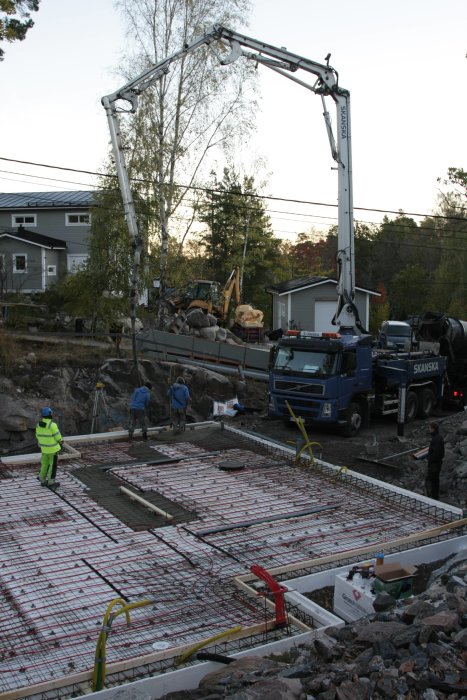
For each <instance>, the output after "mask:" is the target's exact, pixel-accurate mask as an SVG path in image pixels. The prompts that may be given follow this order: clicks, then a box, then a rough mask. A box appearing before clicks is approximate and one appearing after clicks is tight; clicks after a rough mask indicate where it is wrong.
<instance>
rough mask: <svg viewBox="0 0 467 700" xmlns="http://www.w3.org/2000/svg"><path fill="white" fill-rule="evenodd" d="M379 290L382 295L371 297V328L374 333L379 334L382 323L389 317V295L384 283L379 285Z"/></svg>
mask: <svg viewBox="0 0 467 700" xmlns="http://www.w3.org/2000/svg"><path fill="white" fill-rule="evenodd" d="M378 292H379V293H380V296H379V297H373V298H372V299H371V309H370V311H371V313H370V328H369V330H370V333H373V335H378V331H379V328H380V326H381V324H382V323H383V321H387V320H388V318H389V302H388V295H387V292H386V288H385V287H384V285H383V284H380V285H378Z"/></svg>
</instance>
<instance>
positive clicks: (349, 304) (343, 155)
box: [102, 24, 362, 347]
mask: <svg viewBox="0 0 467 700" xmlns="http://www.w3.org/2000/svg"><path fill="white" fill-rule="evenodd" d="M213 42H220V43H221V44H223V45H224V46H226V47H227V48H229V49H230V52H229V53H228V54H227V55H226V56H224V57H221V58H220V63H221V64H222V65H226V64H229V63H232V62H233V61H235V60H237V59H238V58H240V57H241V56H242V57H244V58H247V59H249V60H252V61H255V62H256V63H261V64H262V65H264V66H266V67H268V68H271V69H272V70H274V71H275V72H277V73H280V74H281V75H284V76H285V77H287V78H289V79H290V80H293V81H294V82H296V83H298V84H299V85H302V86H303V87H306V88H307V89H308V90H311V92H313V93H315V94H317V95H321V99H322V102H323V108H324V119H325V122H326V129H327V132H328V137H329V141H330V145H331V152H332V157H333V159H334V160H335V161H336V162H337V165H338V168H337V170H338V252H337V263H338V285H337V294H338V299H337V309H336V313H335V316H334V318H333V323H335V324H337V325H339V326H340V327H342V328H351V329H355V330H356V329H358V330H362V328H361V324H360V320H359V317H358V312H357V309H356V306H355V303H354V296H355V262H354V227H353V204H352V159H351V134H350V95H349V92H348V90H345V89H344V88H341V87H339V84H338V74H337V72H336V71H335V70H334V68H332V67H331V66H330V65H329V63H328V59H329V56H328V57H327V58H326V59H325V60H326V64H322V63H316V62H315V61H311V60H309V59H307V58H303V57H302V56H298V55H296V54H293V53H290V51H287V50H286V49H284V48H278V47H276V46H272V45H270V44H265V43H264V42H262V41H258V40H257V39H252V38H251V37H248V36H244V35H243V34H239V33H237V32H234V31H231V30H230V29H227V28H225V27H222V26H220V25H217V24H216V25H214V26H213V27H212V28H211V29H209V30H208V31H207V32H206V33H205V34H204V35H203V36H201V37H199V38H197V39H195V40H194V41H193V42H191V43H190V44H187V45H185V46H184V47H183V48H182V49H180V50H179V51H177V52H175V53H174V54H172V55H171V56H168V57H167V58H165V59H164V60H163V61H160V62H159V63H157V64H155V65H154V66H152V67H151V68H148V69H147V70H146V71H144V72H143V73H141V75H139V76H138V77H136V78H134V79H133V80H130V81H129V82H128V83H126V84H125V85H124V86H123V87H121V88H120V89H119V90H117V91H116V92H114V93H112V94H110V95H106V96H105V97H103V98H102V104H103V106H104V108H105V111H106V114H107V119H108V124H109V130H110V136H111V141H112V149H113V153H114V156H115V163H116V167H117V174H118V179H119V183H120V190H121V193H122V197H123V204H124V211H125V218H126V221H127V225H128V230H129V232H130V235H131V237H132V239H133V242H134V248H135V255H134V268H133V275H132V294H131V300H130V301H131V304H130V317H131V319H132V327H133V328H134V319H135V318H136V288H137V281H138V280H137V277H138V268H139V264H140V252H141V239H140V236H139V233H138V223H137V219H136V212H135V207H134V202H133V198H132V193H131V186H130V181H129V177H128V171H127V167H126V164H125V158H124V155H123V148H122V143H121V136H120V127H119V119H118V114H119V113H121V112H124V113H125V112H126V113H134V112H136V110H137V108H138V95H140V94H141V93H142V92H144V91H145V90H147V89H148V88H149V87H150V86H151V85H152V84H153V83H154V82H155V81H157V80H159V79H160V78H161V77H162V76H163V75H165V74H166V73H167V72H168V70H169V68H170V66H171V64H172V63H174V62H175V61H177V60H179V59H181V58H183V57H184V56H186V55H187V54H189V53H191V52H193V51H195V50H196V49H198V48H200V47H201V46H203V45H207V44H211V43H213ZM245 49H250V50H251V51H246V50H245ZM300 70H302V71H305V72H306V73H311V74H312V75H314V76H316V80H315V81H314V82H313V83H307V82H306V81H303V80H301V79H299V78H298V77H297V76H296V73H297V72H298V71H300ZM325 97H331V98H332V99H333V100H334V102H335V105H336V114H337V141H335V140H334V137H333V133H332V127H331V119H330V116H329V113H328V111H327V109H326V104H325V99H324V98H325ZM121 102H123V103H126V104H127V107H126V108H125V107H124V106H121V107H119V103H121ZM133 338H135V334H134V333H133ZM134 347H135V340H134Z"/></svg>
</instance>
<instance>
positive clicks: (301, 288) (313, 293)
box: [266, 275, 380, 332]
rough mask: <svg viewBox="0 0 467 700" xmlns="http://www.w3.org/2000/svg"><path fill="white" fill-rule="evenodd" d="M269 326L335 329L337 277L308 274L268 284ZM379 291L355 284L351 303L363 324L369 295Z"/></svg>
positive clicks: (367, 317) (366, 320)
mask: <svg viewBox="0 0 467 700" xmlns="http://www.w3.org/2000/svg"><path fill="white" fill-rule="evenodd" d="M266 291H268V292H269V293H270V294H271V295H272V327H273V328H275V329H279V328H282V330H283V331H286V330H289V329H291V328H295V329H297V330H307V331H320V332H324V331H335V330H336V327H335V326H333V325H332V323H331V321H332V318H333V316H334V314H335V313H336V309H337V280H335V279H333V278H331V277H318V276H311V275H310V276H308V277H300V278H299V279H295V280H288V281H286V282H280V283H279V284H274V285H271V286H270V287H268V288H267V290H266ZM371 296H374V297H375V296H376V297H379V296H380V294H379V292H375V291H373V290H371V289H364V288H362V287H356V289H355V305H356V307H357V309H358V314H359V316H360V320H361V322H362V325H363V326H364V328H368V324H369V319H370V297H371Z"/></svg>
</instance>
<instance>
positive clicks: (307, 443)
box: [285, 401, 323, 464]
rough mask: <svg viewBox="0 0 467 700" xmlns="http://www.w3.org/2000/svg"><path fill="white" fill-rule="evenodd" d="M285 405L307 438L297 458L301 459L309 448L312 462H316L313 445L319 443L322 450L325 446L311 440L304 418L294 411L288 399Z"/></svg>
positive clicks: (304, 437)
mask: <svg viewBox="0 0 467 700" xmlns="http://www.w3.org/2000/svg"><path fill="white" fill-rule="evenodd" d="M285 405H286V406H287V410H288V412H289V413H290V415H291V416H292V418H293V420H294V422H295V423H296V424H297V425H298V429H299V430H300V432H301V434H302V437H303V439H304V440H305V444H304V445H303V447H302V448H301V449H300V451H299V453H298V454H297V459H299V458H300V457H301V455H302V452H304V451H305V450H308V454H309V456H310V463H311V464H314V463H315V456H314V454H313V449H312V448H313V445H317V446H318V447H319V448H320V450H321V452H322V451H323V446H322V445H321V444H320V443H319V442H310V438H309V436H308V433H307V431H306V428H305V423H304V422H303V418H302V417H301V416H298V417H297V416H296V415H295V413H294V412H293V409H292V407H291V405H290V404H289V402H288V401H286V402H285Z"/></svg>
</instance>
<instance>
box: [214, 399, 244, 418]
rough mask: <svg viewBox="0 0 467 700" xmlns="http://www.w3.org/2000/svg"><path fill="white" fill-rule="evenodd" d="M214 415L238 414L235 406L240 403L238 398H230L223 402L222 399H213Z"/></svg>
mask: <svg viewBox="0 0 467 700" xmlns="http://www.w3.org/2000/svg"><path fill="white" fill-rule="evenodd" d="M212 403H213V406H212V415H213V416H236V415H237V413H238V411H236V410H235V408H234V406H235V405H236V404H238V399H237V398H235V399H229V400H228V401H224V402H223V403H222V402H220V401H213V402H212Z"/></svg>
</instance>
